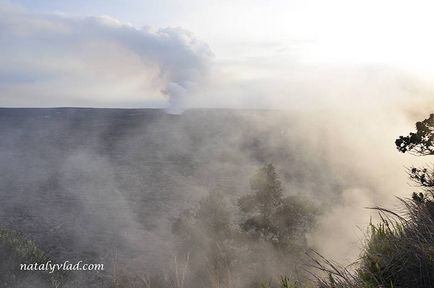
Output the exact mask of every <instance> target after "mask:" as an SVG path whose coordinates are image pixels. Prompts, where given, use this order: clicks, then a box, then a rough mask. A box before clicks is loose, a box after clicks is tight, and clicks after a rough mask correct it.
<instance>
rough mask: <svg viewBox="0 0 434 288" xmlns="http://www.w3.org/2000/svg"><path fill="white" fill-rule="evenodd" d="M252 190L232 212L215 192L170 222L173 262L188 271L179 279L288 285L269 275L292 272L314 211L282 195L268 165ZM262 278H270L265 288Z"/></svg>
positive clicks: (253, 182)
mask: <svg viewBox="0 0 434 288" xmlns="http://www.w3.org/2000/svg"><path fill="white" fill-rule="evenodd" d="M250 188H251V189H250V191H249V193H247V194H246V195H244V196H242V197H241V198H239V199H238V201H237V205H235V208H238V209H235V212H234V211H233V210H234V209H229V208H228V206H229V205H231V203H230V202H229V201H228V200H227V199H225V197H224V196H223V195H222V194H221V193H220V192H219V191H214V192H212V193H210V194H209V195H208V196H207V197H205V198H204V199H203V200H202V201H201V202H200V203H199V206H198V207H197V209H191V210H187V211H184V212H183V213H182V214H181V215H180V216H179V217H178V218H177V219H176V221H175V222H174V223H173V227H172V231H173V233H174V236H175V239H176V241H177V247H176V248H177V249H176V250H177V251H178V252H177V259H178V261H179V260H182V263H181V262H179V263H178V264H180V266H181V267H186V268H185V269H186V270H185V273H184V274H183V277H182V282H183V283H186V287H228V288H229V287H261V286H262V287H280V284H282V285H289V279H288V278H282V279H283V280H280V279H279V278H273V277H272V275H274V273H275V272H277V273H281V274H284V273H289V272H291V273H292V272H294V269H295V267H294V263H295V262H300V260H301V258H300V257H304V251H306V250H307V249H308V247H307V243H306V238H305V235H306V233H307V232H308V231H309V230H310V229H311V228H312V226H313V223H314V215H315V209H313V206H312V205H310V204H309V201H306V200H305V199H302V198H300V197H298V196H286V197H285V196H284V194H285V193H284V189H283V187H282V185H281V182H280V180H279V177H278V174H277V172H276V169H275V168H274V166H273V165H272V164H266V165H264V166H263V167H261V168H260V169H259V170H258V171H257V172H256V173H255V175H253V177H252V178H251V181H250ZM231 211H232V213H231ZM294 260H296V261H294ZM264 279H269V280H268V282H267V285H266V286H264V285H265V284H264V283H263V280H264ZM280 281H282V282H280ZM284 283H285V284H284ZM284 287H286V286H284ZM287 287H296V286H287Z"/></svg>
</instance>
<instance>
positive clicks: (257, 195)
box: [238, 164, 314, 248]
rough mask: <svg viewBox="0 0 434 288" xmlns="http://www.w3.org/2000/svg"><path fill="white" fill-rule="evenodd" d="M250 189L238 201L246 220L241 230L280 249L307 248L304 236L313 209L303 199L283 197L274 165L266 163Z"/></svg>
mask: <svg viewBox="0 0 434 288" xmlns="http://www.w3.org/2000/svg"><path fill="white" fill-rule="evenodd" d="M250 188H251V193H249V194H248V195H246V196H243V197H241V198H240V199H239V200H238V206H239V208H240V210H241V212H243V214H244V218H245V220H244V221H243V222H242V223H241V229H242V230H243V231H244V232H246V233H248V234H250V235H251V236H252V237H253V238H256V239H263V240H265V241H268V242H271V243H272V244H273V245H275V246H277V247H281V248H288V247H290V246H293V245H296V244H303V245H304V244H305V243H304V242H305V233H306V232H307V230H308V229H310V227H311V226H312V224H313V218H314V213H313V209H312V207H311V206H310V205H309V203H308V202H307V201H305V200H304V199H301V198H300V197H297V196H289V197H283V192H282V191H283V189H282V184H281V182H280V180H279V177H278V174H277V172H276V169H275V168H274V166H273V164H266V165H264V166H263V167H262V168H260V169H259V170H258V171H257V172H256V173H255V175H254V176H253V177H252V178H251V181H250Z"/></svg>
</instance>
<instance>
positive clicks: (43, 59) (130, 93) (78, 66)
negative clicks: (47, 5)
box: [0, 2, 212, 107]
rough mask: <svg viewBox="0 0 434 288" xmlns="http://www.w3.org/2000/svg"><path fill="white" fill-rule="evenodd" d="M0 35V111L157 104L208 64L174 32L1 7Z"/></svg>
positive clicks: (187, 38) (188, 37)
mask: <svg viewBox="0 0 434 288" xmlns="http://www.w3.org/2000/svg"><path fill="white" fill-rule="evenodd" d="M0 31H1V32H0V95H1V96H0V106H116V107H119V106H124V107H125V106H145V107H146V106H164V105H165V103H167V102H168V97H172V96H173V95H170V92H173V91H175V92H176V91H177V90H174V89H169V88H170V87H172V86H173V85H175V84H176V85H177V86H179V87H183V88H184V89H189V88H190V87H193V86H194V85H191V83H195V82H196V81H199V80H200V79H201V78H202V77H203V74H204V73H206V70H207V68H208V65H209V62H210V59H211V58H212V53H211V51H210V49H209V48H208V46H207V45H206V44H204V43H203V42H201V41H199V40H197V39H196V38H195V37H194V35H193V34H192V33H190V32H188V31H186V30H183V29H181V28H165V29H157V30H153V29H151V28H148V27H143V28H141V29H137V28H135V27H133V26H131V25H128V24H123V23H121V22H120V21H118V20H116V19H114V18H111V17H108V16H102V17H81V18H78V17H67V16H64V15H60V14H36V13H31V12H29V11H26V10H24V9H22V8H20V7H16V6H13V5H11V4H8V3H7V2H0ZM178 90H179V89H178ZM165 93H166V94H167V95H165ZM189 93H194V91H189ZM174 97H176V98H177V99H176V101H174V102H176V103H180V102H182V99H179V97H180V96H179V95H175V96H174Z"/></svg>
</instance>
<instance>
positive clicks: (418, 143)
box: [395, 114, 434, 156]
mask: <svg viewBox="0 0 434 288" xmlns="http://www.w3.org/2000/svg"><path fill="white" fill-rule="evenodd" d="M395 144H396V148H397V149H398V150H399V151H400V152H402V153H405V152H409V153H412V154H414V155H418V156H426V155H434V114H431V115H430V116H429V117H428V118H427V119H425V120H423V121H420V122H417V123H416V132H410V134H409V135H408V136H399V138H398V139H396V141H395Z"/></svg>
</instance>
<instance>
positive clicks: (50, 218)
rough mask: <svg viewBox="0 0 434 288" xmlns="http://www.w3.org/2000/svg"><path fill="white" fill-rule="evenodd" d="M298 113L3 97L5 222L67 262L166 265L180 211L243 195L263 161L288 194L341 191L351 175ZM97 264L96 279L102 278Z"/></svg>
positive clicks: (0, 153)
mask: <svg viewBox="0 0 434 288" xmlns="http://www.w3.org/2000/svg"><path fill="white" fill-rule="evenodd" d="M293 119H295V117H289V116H288V115H285V114H283V113H281V112H273V111H236V110H190V111H186V112H185V113H184V114H182V115H168V114H165V113H164V111H161V110H152V109H76V108H58V109H0V201H1V209H0V226H1V228H2V229H12V230H16V231H19V232H22V233H23V235H25V236H26V237H27V238H28V239H31V240H33V241H34V242H35V243H36V244H37V245H38V246H39V247H40V248H41V249H42V250H43V251H45V252H46V253H47V254H48V255H49V256H50V257H51V258H53V259H55V260H56V261H57V262H60V263H61V262H63V261H64V260H69V261H78V260H83V261H87V262H90V263H99V262H101V263H105V264H106V267H110V266H111V265H112V263H113V262H114V261H115V260H114V259H118V258H120V259H128V261H131V262H133V261H137V263H140V265H141V267H143V266H144V267H145V268H146V269H147V270H153V269H160V268H162V267H164V265H165V264H164V263H166V262H165V260H166V259H170V258H171V257H172V252H171V249H170V247H171V243H172V241H173V239H172V238H173V236H172V235H171V233H170V224H171V222H172V221H173V217H175V216H176V215H178V214H179V212H180V211H182V210H183V209H185V208H189V207H194V206H195V205H196V204H197V203H198V201H199V200H200V199H201V198H202V197H203V196H205V195H207V194H208V193H212V191H215V190H216V189H218V190H219V191H223V192H224V194H225V195H226V196H227V197H229V199H235V198H236V197H239V196H240V195H242V194H244V193H245V191H248V189H249V180H248V179H249V177H250V176H251V174H252V173H253V171H254V170H255V169H257V167H259V166H260V165H262V164H263V163H267V162H273V163H275V164H276V166H277V167H278V168H279V172H280V174H281V177H282V182H283V184H284V186H285V187H286V190H285V193H286V194H296V193H297V194H304V195H315V194H316V193H317V192H316V191H319V190H320V191H321V194H322V196H321V197H322V199H326V198H328V196H330V195H338V193H337V192H339V191H340V190H341V189H342V187H343V186H344V185H345V183H339V182H337V181H335V180H333V177H330V175H328V173H332V172H328V170H327V169H324V168H327V163H326V160H325V159H324V158H323V157H321V155H320V153H321V150H320V149H317V147H319V146H321V145H322V143H323V142H321V141H325V140H327V139H317V140H315V139H314V141H309V142H308V141H304V140H303V139H302V137H298V136H297V137H292V136H291V135H292V134H294V135H295V133H296V132H295V131H296V130H298V129H296V128H297V127H298V126H299V123H296V122H295V121H293ZM300 138H301V139H300ZM318 150H319V151H320V152H318V154H317V155H316V154H315V153H313V152H312V151H318ZM312 153H313V154H312ZM311 159H315V161H313V162H312V161H310V160H311ZM312 179H315V180H314V181H312ZM175 240H176V239H175ZM86 275H87V276H86ZM86 275H85V276H84V278H85V280H83V281H85V282H86V283H87V284H86V285H90V284H91V282H92V281H99V280H98V279H95V275H96V274H92V275H91V274H86ZM98 277H99V276H98ZM98 277H96V278H98Z"/></svg>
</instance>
